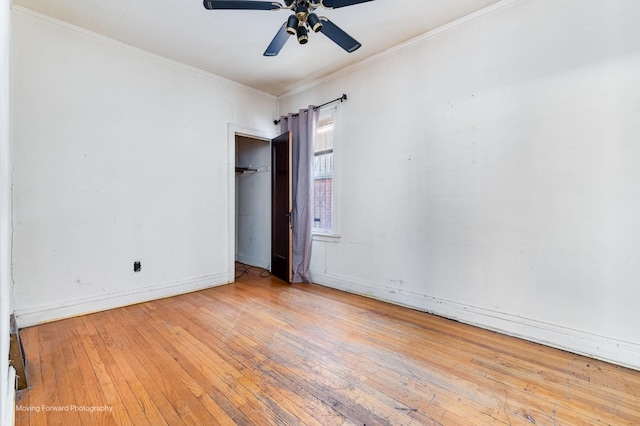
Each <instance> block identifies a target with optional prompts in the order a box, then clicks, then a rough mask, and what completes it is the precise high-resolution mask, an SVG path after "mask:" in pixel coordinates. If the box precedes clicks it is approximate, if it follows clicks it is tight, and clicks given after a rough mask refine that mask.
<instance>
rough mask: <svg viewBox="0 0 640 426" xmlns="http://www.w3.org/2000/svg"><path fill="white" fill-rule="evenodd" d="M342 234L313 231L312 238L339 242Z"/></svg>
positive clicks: (327, 241) (326, 241)
mask: <svg viewBox="0 0 640 426" xmlns="http://www.w3.org/2000/svg"><path fill="white" fill-rule="evenodd" d="M340 238H342V236H341V235H340V234H325V233H321V232H318V233H312V234H311V239H312V240H313V241H324V242H325V243H338V242H340Z"/></svg>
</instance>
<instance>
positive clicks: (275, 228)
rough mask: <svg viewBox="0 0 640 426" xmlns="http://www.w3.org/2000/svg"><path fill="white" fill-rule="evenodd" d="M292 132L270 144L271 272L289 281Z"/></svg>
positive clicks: (290, 276) (290, 273) (290, 267)
mask: <svg viewBox="0 0 640 426" xmlns="http://www.w3.org/2000/svg"><path fill="white" fill-rule="evenodd" d="M291 147H292V144H291V132H287V133H283V134H282V135H280V136H278V137H277V138H275V139H273V140H272V141H271V174H272V179H273V180H272V184H271V273H272V274H273V275H274V276H276V277H278V278H280V279H281V280H284V281H286V282H288V283H290V282H291V279H292V274H293V268H292V266H291V256H292V251H293V248H292V247H293V246H292V226H291V209H292V205H293V196H292V192H291Z"/></svg>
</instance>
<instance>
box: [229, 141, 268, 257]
mask: <svg viewBox="0 0 640 426" xmlns="http://www.w3.org/2000/svg"><path fill="white" fill-rule="evenodd" d="M236 165H237V166H239V167H249V168H252V169H257V171H256V172H248V173H242V174H236V192H237V204H236V206H237V208H236V213H237V221H236V260H238V261H239V262H242V263H246V264H248V265H252V266H259V267H261V268H268V267H269V266H270V265H271V143H270V141H268V140H267V141H265V140H260V139H252V138H246V137H242V136H239V137H238V138H237V143H236Z"/></svg>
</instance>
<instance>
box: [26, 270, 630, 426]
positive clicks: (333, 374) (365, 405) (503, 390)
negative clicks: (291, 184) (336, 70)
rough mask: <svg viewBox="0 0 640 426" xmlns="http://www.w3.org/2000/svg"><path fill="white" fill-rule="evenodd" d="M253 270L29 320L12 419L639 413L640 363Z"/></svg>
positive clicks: (514, 420) (566, 418) (557, 421)
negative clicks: (110, 305) (147, 297)
mask: <svg viewBox="0 0 640 426" xmlns="http://www.w3.org/2000/svg"><path fill="white" fill-rule="evenodd" d="M259 272H260V270H258V269H250V270H249V272H248V273H247V274H244V275H243V276H242V278H241V279H239V280H238V282H236V283H234V284H231V285H227V286H221V287H216V288H212V289H208V290H203V291H199V292H195V293H190V294H185V295H181V296H177V297H172V298H166V299H161V300H156V301H152V302H147V303H143V304H139V305H133V306H128V307H124V308H120V309H115V310H111V311H106V312H100V313H96V314H91V315H86V316H83V317H77V318H72V319H68V320H63V321H58V322H55V323H50V324H42V325H39V326H36V327H31V328H28V329H25V330H22V331H21V335H22V340H23V342H24V346H25V351H26V357H27V363H28V366H29V379H30V384H31V388H30V389H28V390H25V391H22V392H21V393H20V394H19V395H18V400H17V402H18V404H22V405H23V406H34V407H35V406H42V405H43V404H44V405H47V406H57V405H60V406H65V405H75V406H108V407H111V408H112V410H111V411H110V412H106V413H88V412H84V411H79V410H76V411H65V412H55V411H43V410H41V411H40V412H36V411H18V412H16V424H17V425H45V424H64V425H73V424H81V425H85V424H105V425H113V424H118V425H128V424H135V425H139V424H153V425H156V424H168V425H172V426H173V425H181V424H198V425H201V424H207V425H217V424H220V425H233V424H240V425H299V424H303V425H310V426H320V425H323V426H324V425H336V426H337V425H363V424H366V425H423V424H424V425H515V424H521V425H531V424H536V425H563V424H564V425H574V424H594V425H625V424H628V425H632V424H640V399H639V396H640V372H638V371H634V370H629V369H626V368H623V367H619V366H615V365H611V364H608V363H605V362H602V361H596V360H593V359H589V358H586V357H582V356H579V355H575V354H570V353H567V352H563V351H560V350H556V349H553V348H549V347H545V346H541V345H537V344H534V343H531V342H526V341H523V340H519V339H516V338H512V337H508V336H504V335H501V334H498V333H495V332H491V331H487V330H481V329H478V328H476V327H472V326H469V325H465V324H460V323H457V322H455V321H450V320H447V319H444V318H440V317H436V316H432V315H428V314H425V313H422V312H418V311H415V310H411V309H406V308H403V307H399V306H394V305H389V304H386V303H383V302H380V301H377V300H373V299H369V298H365V297H361V296H357V295H353V294H348V293H343V292H339V291H336V290H333V289H329V288H326V287H321V286H317V285H313V284H294V285H290V284H285V283H283V282H282V281H280V280H278V279H275V278H272V277H267V278H265V277H260V276H259Z"/></svg>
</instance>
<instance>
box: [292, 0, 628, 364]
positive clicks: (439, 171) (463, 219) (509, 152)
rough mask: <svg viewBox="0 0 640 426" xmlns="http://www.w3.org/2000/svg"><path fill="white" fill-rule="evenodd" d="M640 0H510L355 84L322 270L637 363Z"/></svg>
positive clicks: (320, 273) (305, 96)
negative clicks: (335, 224) (335, 221)
mask: <svg viewBox="0 0 640 426" xmlns="http://www.w3.org/2000/svg"><path fill="white" fill-rule="evenodd" d="M639 21H640V2H638V1H637V0H608V1H606V2H605V1H601V0H558V1H542V2H540V1H519V2H513V1H511V2H502V3H500V4H498V5H497V6H495V7H492V8H490V9H488V10H486V11H483V12H482V13H478V14H476V15H474V16H473V17H472V18H469V19H463V20H461V21H458V22H456V23H453V24H451V25H448V26H447V27H445V28H443V29H440V30H437V31H434V32H432V33H430V34H427V35H425V36H424V37H421V38H420V39H418V40H414V41H412V42H410V43H407V44H405V45H403V46H400V47H399V48H396V49H394V50H393V51H390V52H387V53H386V54H383V55H380V56H378V57H376V58H375V59H373V60H369V61H366V62H365V63H362V64H359V65H357V66H354V67H351V68H349V69H347V70H343V71H342V72H339V73H338V74H336V75H334V76H332V77H331V78H326V79H324V80H322V81H320V82H318V84H316V85H310V86H308V87H306V88H304V89H301V90H299V91H295V92H293V93H290V94H287V95H285V96H284V97H282V98H281V99H280V110H281V111H284V112H286V111H295V110H297V109H298V108H300V107H302V106H304V105H308V104H309V103H319V102H323V101H325V100H326V98H327V95H326V94H327V93H329V94H331V93H334V94H336V93H337V94H340V93H347V94H348V96H349V100H348V101H347V102H346V103H344V104H342V106H341V109H340V122H341V128H340V129H338V131H339V140H340V141H341V143H342V145H341V150H340V152H341V158H340V165H341V170H340V172H341V181H340V183H339V184H340V193H341V199H340V200H339V202H340V214H341V218H340V219H341V231H342V238H341V239H340V240H339V242H338V243H326V242H319V241H316V242H314V246H313V261H312V266H311V267H312V272H313V279H314V280H315V281H316V282H319V283H323V284H326V285H330V286H334V287H338V288H342V289H346V290H349V291H353V292H357V293H363V294H368V295H371V296H373V297H377V298H381V299H385V300H389V301H393V302H396V303H401V304H405V305H409V306H412V307H416V308H419V309H424V310H427V311H431V312H435V313H438V314H441V315H444V316H448V317H453V318H456V319H459V320H462V321H465V322H470V323H473V324H478V325H481V326H483V327H487V328H491V329H496V330H500V331H503V332H506V333H510V334H513V335H518V336H523V337H525V338H528V339H531V340H534V341H540V342H544V343H547V344H550V345H553V346H558V347H562V348H565V349H569V350H571V351H575V352H578V353H586V354H589V355H592V356H595V357H598V358H603V359H607V360H611V361H614V362H617V363H620V364H623V365H628V366H632V367H635V368H640V328H639V327H638V324H639V323H640V310H639V309H638V307H637V302H638V300H640V286H638V282H640V221H639V220H638V218H640V186H639V185H640V143H638V141H640V120H638V111H640V78H638V76H640V26H639V25H638V22H639Z"/></svg>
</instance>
